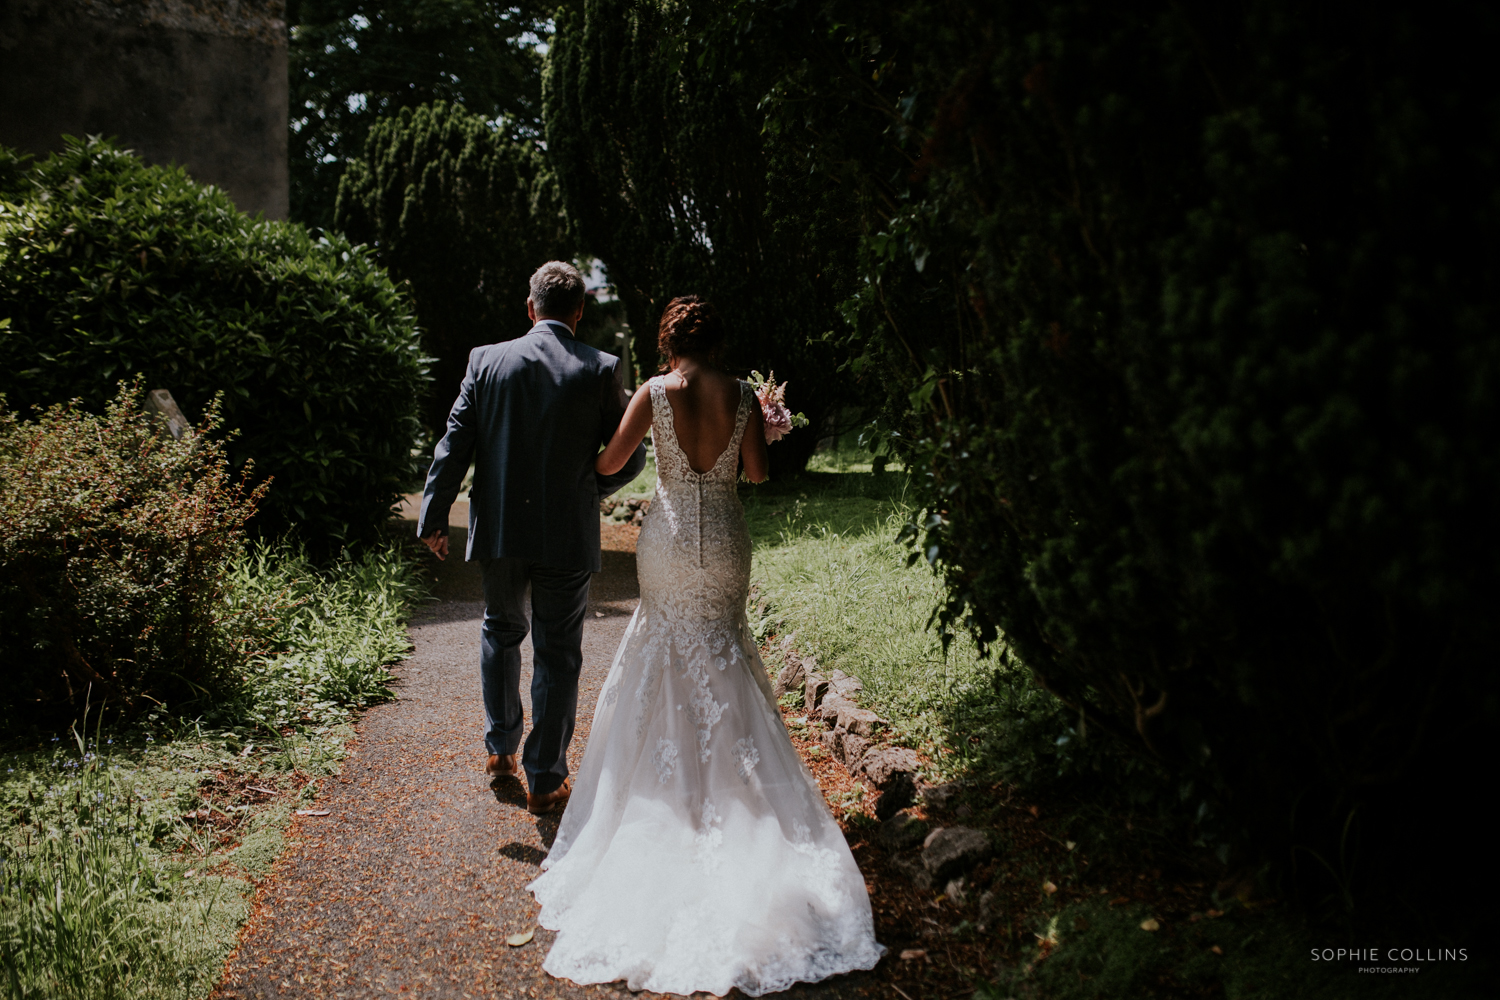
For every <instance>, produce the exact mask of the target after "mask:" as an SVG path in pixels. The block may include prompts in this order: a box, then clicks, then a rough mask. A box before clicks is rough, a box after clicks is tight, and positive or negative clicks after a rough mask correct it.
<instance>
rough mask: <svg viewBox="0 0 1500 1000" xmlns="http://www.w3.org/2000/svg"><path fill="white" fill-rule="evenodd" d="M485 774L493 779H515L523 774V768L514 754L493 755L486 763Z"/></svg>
mask: <svg viewBox="0 0 1500 1000" xmlns="http://www.w3.org/2000/svg"><path fill="white" fill-rule="evenodd" d="M484 773H485V774H487V775H489V776H490V777H491V778H513V777H515V776H516V775H518V774H520V773H521V767H520V765H519V764H517V763H516V755H515V754H513V753H492V754H490V759H489V760H488V761H486V762H485V765H484Z"/></svg>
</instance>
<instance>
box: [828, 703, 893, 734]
mask: <svg viewBox="0 0 1500 1000" xmlns="http://www.w3.org/2000/svg"><path fill="white" fill-rule="evenodd" d="M883 721H884V720H883V719H881V718H880V716H878V715H876V714H875V713H874V712H872V711H870V710H869V709H868V708H860V707H859V706H858V705H855V704H854V703H853V702H848V703H847V704H845V705H840V706H839V714H838V724H839V725H841V726H843V727H844V728H845V729H847V730H849V732H851V733H855V734H857V735H859V736H864V737H866V738H868V737H871V736H874V735H875V727H876V726H878V725H880V723H881V722H883Z"/></svg>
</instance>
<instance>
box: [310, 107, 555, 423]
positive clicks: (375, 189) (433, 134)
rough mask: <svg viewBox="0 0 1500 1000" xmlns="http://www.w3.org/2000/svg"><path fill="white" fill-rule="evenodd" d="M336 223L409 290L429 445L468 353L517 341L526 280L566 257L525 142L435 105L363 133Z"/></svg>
mask: <svg viewBox="0 0 1500 1000" xmlns="http://www.w3.org/2000/svg"><path fill="white" fill-rule="evenodd" d="M335 225H336V226H337V227H338V228H339V229H340V230H342V231H343V232H344V233H346V234H347V235H348V237H349V238H350V239H351V240H353V241H354V242H356V243H365V244H369V245H370V246H371V247H373V248H374V252H375V256H376V259H377V260H379V262H380V263H381V264H382V265H383V266H385V267H386V268H388V269H389V270H390V273H391V276H392V277H393V278H395V279H396V280H397V281H400V282H406V283H407V285H408V287H409V289H410V291H411V296H412V299H413V301H414V302H415V304H416V310H417V317H418V318H419V320H420V321H421V325H422V336H423V341H424V346H425V348H426V350H427V353H428V354H429V355H431V356H432V357H433V359H434V360H433V375H434V382H433V385H432V391H431V393H430V394H429V395H428V397H427V399H426V401H425V402H426V405H425V410H424V413H425V423H426V425H427V427H428V429H429V430H430V431H432V432H433V433H435V434H437V435H438V436H441V435H442V433H443V428H444V427H445V425H446V424H447V421H448V410H449V409H450V408H451V407H452V406H453V401H454V400H455V399H457V398H458V386H459V383H460V382H461V381H462V380H463V375H464V367H465V366H466V365H467V364H468V362H469V351H470V350H471V349H473V348H475V347H478V346H479V345H481V344H493V343H495V342H496V341H500V340H509V339H511V338H512V337H518V336H520V335H521V334H523V333H525V332H526V330H527V329H528V327H529V326H530V322H529V321H528V320H527V318H526V296H527V293H528V285H527V282H528V281H529V279H530V278H531V275H532V272H534V271H535V270H536V269H537V268H538V267H540V266H541V265H542V264H544V263H546V262H547V261H549V260H556V259H562V260H568V259H570V258H571V257H572V256H573V252H572V249H571V246H570V245H569V243H568V239H567V222H566V220H565V219H564V217H563V213H562V203H561V199H560V197H559V195H558V193H557V183H556V181H555V180H554V179H553V178H552V176H551V174H550V173H549V172H548V171H547V169H546V164H545V161H544V159H543V157H542V154H541V153H540V151H539V150H537V148H536V146H535V144H534V143H530V142H526V141H521V140H516V139H514V138H511V137H509V136H507V135H506V134H505V133H503V132H501V131H500V130H499V129H496V128H494V127H493V126H491V125H489V124H488V123H487V122H485V120H484V119H483V118H481V117H480V116H479V115H476V114H471V113H470V112H468V111H466V110H465V109H464V108H463V107H462V106H460V105H457V104H445V103H443V102H442V101H438V102H436V103H434V104H430V105H422V106H421V107H418V108H415V109H413V108H402V109H401V111H400V112H399V113H398V114H396V115H394V116H392V117H390V118H382V119H380V120H379V121H377V122H376V123H375V124H374V125H373V126H371V128H370V133H369V137H368V138H367V139H366V140H365V146H364V154H363V156H362V157H361V158H359V159H355V160H351V161H350V163H349V169H348V170H347V171H345V173H344V176H343V179H342V180H341V181H340V182H339V197H338V208H337V211H336V213H335Z"/></svg>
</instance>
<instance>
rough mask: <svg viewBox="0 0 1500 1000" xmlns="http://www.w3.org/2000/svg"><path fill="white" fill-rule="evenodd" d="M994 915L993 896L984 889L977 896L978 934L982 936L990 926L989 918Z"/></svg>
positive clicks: (992, 893)
mask: <svg viewBox="0 0 1500 1000" xmlns="http://www.w3.org/2000/svg"><path fill="white" fill-rule="evenodd" d="M994 915H995V894H994V892H992V891H990V890H988V889H986V890H985V891H984V892H982V893H980V894H979V932H980V933H981V934H983V933H984V932H985V931H986V930H988V929H989V926H990V918H991V917H993V916H994Z"/></svg>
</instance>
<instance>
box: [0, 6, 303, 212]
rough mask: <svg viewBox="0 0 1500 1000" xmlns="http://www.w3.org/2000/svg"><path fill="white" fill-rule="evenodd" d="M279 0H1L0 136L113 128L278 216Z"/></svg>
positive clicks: (283, 96)
mask: <svg viewBox="0 0 1500 1000" xmlns="http://www.w3.org/2000/svg"><path fill="white" fill-rule="evenodd" d="M284 10H285V6H284V3H283V2H282V0H0V145H6V146H10V147H12V148H15V149H20V150H22V151H24V152H28V153H32V154H36V155H39V156H40V155H45V154H46V153H49V152H51V151H53V150H56V149H59V148H61V146H62V137H63V136H64V135H76V136H83V135H92V134H102V135H107V136H115V137H117V138H118V139H119V140H120V142H121V144H122V145H124V146H125V147H126V148H129V149H133V150H135V151H136V152H137V153H139V154H141V156H142V157H144V158H145V159H146V160H147V161H149V162H152V163H178V164H181V165H182V166H184V167H186V168H187V170H188V172H189V173H190V174H191V175H192V176H193V178H194V179H195V180H198V181H202V182H205V183H210V184H216V185H218V186H219V187H221V188H223V189H224V190H225V191H226V192H228V194H229V196H230V197H231V198H233V199H234V203H235V204H236V205H237V206H238V207H239V208H240V209H242V210H244V211H247V212H252V213H253V212H264V213H265V214H266V215H267V216H268V217H270V218H275V219H285V218H286V217H287V204H288V189H287V44H286V23H285V21H284V20H283V17H284Z"/></svg>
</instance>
